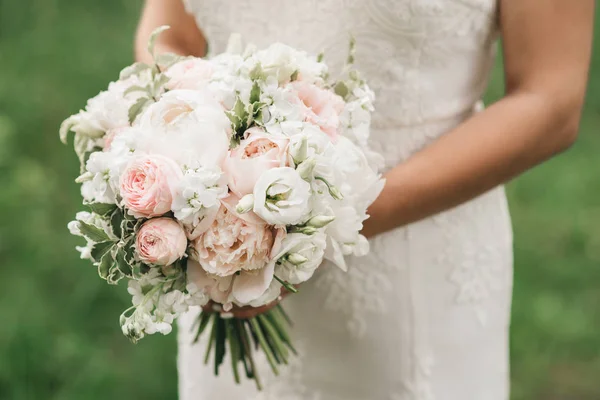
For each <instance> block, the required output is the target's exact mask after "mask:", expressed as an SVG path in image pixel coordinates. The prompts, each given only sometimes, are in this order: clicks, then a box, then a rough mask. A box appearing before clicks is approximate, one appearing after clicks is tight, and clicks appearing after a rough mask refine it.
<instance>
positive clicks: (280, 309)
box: [275, 303, 294, 326]
mask: <svg viewBox="0 0 600 400" xmlns="http://www.w3.org/2000/svg"><path fill="white" fill-rule="evenodd" d="M275 308H277V310H278V311H279V312H280V313H281V315H283V318H285V320H286V321H287V323H288V324H290V326H293V325H294V323H293V322H292V319H291V318H290V316H289V315H288V314H287V313H286V312H285V310H284V309H283V306H282V305H281V303H278V304H277V305H276V306H275Z"/></svg>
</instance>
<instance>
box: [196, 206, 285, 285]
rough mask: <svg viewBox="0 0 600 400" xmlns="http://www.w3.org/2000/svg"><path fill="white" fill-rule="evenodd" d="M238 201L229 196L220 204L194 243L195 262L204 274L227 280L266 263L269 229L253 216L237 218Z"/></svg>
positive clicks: (270, 242)
mask: <svg viewBox="0 0 600 400" xmlns="http://www.w3.org/2000/svg"><path fill="white" fill-rule="evenodd" d="M238 201H239V199H238V198H237V197H236V196H233V195H230V196H229V197H227V198H225V199H224V200H222V202H221V207H220V209H219V211H218V213H217V215H216V217H215V219H214V220H213V222H212V224H211V225H210V226H209V227H208V229H207V230H206V231H205V232H204V233H202V234H201V235H200V236H199V237H198V238H197V239H196V240H195V241H194V244H193V246H194V250H195V251H196V258H197V260H198V262H199V263H200V265H201V266H202V268H204V270H205V271H206V272H208V273H211V274H215V275H218V276H229V275H233V274H235V273H236V272H238V271H241V270H257V269H261V268H264V267H265V265H266V264H267V263H268V262H269V261H270V255H271V249H272V248H273V244H274V243H275V235H274V233H273V229H272V227H271V226H269V225H267V224H265V223H264V221H262V220H261V219H260V218H258V216H256V215H255V214H253V213H246V214H243V215H239V214H237V213H236V211H235V207H236V205H237V203H238Z"/></svg>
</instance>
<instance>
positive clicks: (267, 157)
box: [223, 127, 289, 197]
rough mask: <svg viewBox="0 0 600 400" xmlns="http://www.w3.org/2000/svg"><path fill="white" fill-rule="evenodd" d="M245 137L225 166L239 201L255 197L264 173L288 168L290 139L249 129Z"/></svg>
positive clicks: (257, 129) (230, 184)
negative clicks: (252, 195)
mask: <svg viewBox="0 0 600 400" xmlns="http://www.w3.org/2000/svg"><path fill="white" fill-rule="evenodd" d="M244 136H245V139H244V140H242V141H241V142H240V145H239V146H238V147H236V148H235V149H233V150H231V151H230V152H229V154H228V156H227V158H225V162H224V163H223V169H224V171H225V173H226V174H227V175H228V177H229V188H230V189H231V191H232V192H233V193H235V194H236V195H237V196H239V197H243V196H244V195H247V194H249V193H252V191H253V190H254V185H255V184H256V181H257V180H258V178H260V176H261V175H262V173H263V172H265V171H266V170H269V169H271V168H278V167H285V166H286V165H287V148H288V144H289V139H288V138H285V137H278V136H273V135H270V134H268V133H266V132H265V131H263V130H262V129H261V128H256V127H255V128H250V129H248V130H247V131H246V133H245V135H244Z"/></svg>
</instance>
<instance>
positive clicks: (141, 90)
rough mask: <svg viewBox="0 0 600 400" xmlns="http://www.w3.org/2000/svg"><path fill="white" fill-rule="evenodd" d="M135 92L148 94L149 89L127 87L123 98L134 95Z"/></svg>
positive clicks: (134, 86) (137, 86)
mask: <svg viewBox="0 0 600 400" xmlns="http://www.w3.org/2000/svg"><path fill="white" fill-rule="evenodd" d="M135 92H144V93H149V92H150V88H148V87H142V86H139V85H133V86H130V87H128V88H127V90H125V91H124V92H123V94H124V95H125V96H127V95H128V94H131V93H135Z"/></svg>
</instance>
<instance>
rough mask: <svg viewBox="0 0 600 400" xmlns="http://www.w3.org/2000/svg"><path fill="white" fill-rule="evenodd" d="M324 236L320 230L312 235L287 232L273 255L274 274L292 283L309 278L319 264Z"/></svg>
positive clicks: (323, 248) (323, 247)
mask: <svg viewBox="0 0 600 400" xmlns="http://www.w3.org/2000/svg"><path fill="white" fill-rule="evenodd" d="M325 246H326V236H325V234H324V233H322V232H318V233H315V234H314V235H310V236H309V235H304V234H302V233H290V234H288V235H287V236H286V237H285V239H283V242H282V244H281V247H282V248H281V251H280V252H279V253H278V254H277V255H276V256H275V259H277V260H278V261H277V266H276V267H275V275H276V276H277V277H278V278H281V279H283V280H284V281H286V282H289V283H291V284H293V285H296V284H299V283H302V282H306V281H307V280H309V279H310V278H311V277H312V275H313V273H314V272H315V270H316V269H317V268H318V267H319V265H321V262H322V261H323V256H324V254H325Z"/></svg>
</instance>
